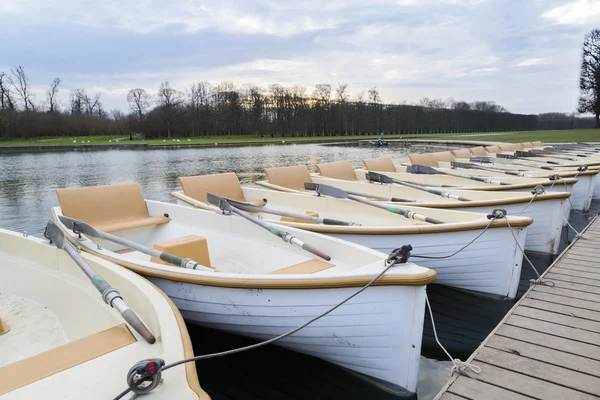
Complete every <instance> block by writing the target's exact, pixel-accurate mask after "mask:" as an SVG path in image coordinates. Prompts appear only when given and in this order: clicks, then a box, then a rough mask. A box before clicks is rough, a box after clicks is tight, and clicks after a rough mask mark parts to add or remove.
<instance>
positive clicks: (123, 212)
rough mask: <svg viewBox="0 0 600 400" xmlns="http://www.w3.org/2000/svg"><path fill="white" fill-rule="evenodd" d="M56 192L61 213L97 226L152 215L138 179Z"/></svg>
mask: <svg viewBox="0 0 600 400" xmlns="http://www.w3.org/2000/svg"><path fill="white" fill-rule="evenodd" d="M56 195H57V196H58V202H59V204H60V208H61V211H62V213H63V215H65V216H67V217H71V218H75V219H79V220H82V221H84V222H87V223H88V224H90V225H92V226H94V227H96V228H97V229H100V230H113V229H104V228H106V227H116V226H117V225H119V226H120V225H121V223H122V222H125V221H128V222H130V221H137V222H140V221H144V220H150V219H155V218H153V217H150V215H149V214H148V207H147V206H146V200H145V199H144V194H143V193H142V188H141V187H140V185H138V184H137V183H124V184H119V185H106V186H90V187H83V188H69V189H57V190H56ZM158 218H161V219H162V218H165V217H158ZM165 219H166V220H165V221H164V222H168V218H165ZM156 222H157V223H159V221H158V220H157V221H156ZM164 222H163V223H164ZM143 225H146V224H145V223H142V224H136V227H139V226H143ZM148 225H149V224H148ZM114 230H120V229H114Z"/></svg>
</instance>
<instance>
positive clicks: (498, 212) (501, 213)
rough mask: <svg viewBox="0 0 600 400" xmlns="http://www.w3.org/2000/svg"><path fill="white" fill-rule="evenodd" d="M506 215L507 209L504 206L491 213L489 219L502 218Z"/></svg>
mask: <svg viewBox="0 0 600 400" xmlns="http://www.w3.org/2000/svg"><path fill="white" fill-rule="evenodd" d="M504 217H506V210H505V209H503V208H495V209H494V210H493V211H492V213H491V214H488V215H487V219H502V218H504Z"/></svg>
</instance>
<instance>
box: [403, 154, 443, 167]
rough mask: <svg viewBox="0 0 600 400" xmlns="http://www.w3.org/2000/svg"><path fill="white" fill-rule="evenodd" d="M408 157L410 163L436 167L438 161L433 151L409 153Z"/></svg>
mask: <svg viewBox="0 0 600 400" xmlns="http://www.w3.org/2000/svg"><path fill="white" fill-rule="evenodd" d="M408 159H409V160H410V162H411V164H417V165H426V166H428V167H437V166H438V163H437V160H436V159H435V157H434V156H433V153H423V154H409V155H408Z"/></svg>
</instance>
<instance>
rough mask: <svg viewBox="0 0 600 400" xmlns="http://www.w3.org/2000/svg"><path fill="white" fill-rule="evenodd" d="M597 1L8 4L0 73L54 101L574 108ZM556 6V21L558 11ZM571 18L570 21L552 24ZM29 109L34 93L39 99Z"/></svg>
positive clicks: (2, 11) (72, 0)
mask: <svg viewBox="0 0 600 400" xmlns="http://www.w3.org/2000/svg"><path fill="white" fill-rule="evenodd" d="M598 3H600V0H596V1H591V0H589V1H571V2H570V3H565V2H564V0H547V1H544V2H542V1H530V2H523V1H522V0H371V1H369V2H368V4H366V3H365V2H364V0H328V1H323V0H304V1H301V2H299V1H292V0H278V1H272V0H255V1H252V2H248V1H242V0H221V1H219V2H215V1H203V0H170V1H169V2H168V6H165V3H164V2H162V1H159V0H130V1H125V2H124V1H122V0H103V1H99V0H87V1H83V2H82V1H80V0H60V1H59V0H45V1H43V2H40V1H37V0H16V1H11V2H6V1H5V2H2V3H1V4H0V25H2V26H3V40H2V41H0V54H2V59H1V60H0V64H2V65H0V71H7V70H8V69H10V68H11V67H14V66H16V65H24V66H25V68H26V71H27V72H28V75H29V78H30V81H31V82H32V84H35V85H37V86H39V87H40V88H44V87H47V84H48V83H49V82H51V80H52V79H53V78H54V77H60V78H62V80H63V85H61V87H62V90H61V96H62V98H63V101H64V102H66V100H67V98H68V95H69V91H70V90H71V89H74V88H84V89H86V90H87V91H88V93H93V92H101V93H102V101H103V103H104V106H105V108H106V109H112V108H121V109H126V108H127V104H126V100H125V98H126V96H125V93H126V92H127V91H128V90H129V88H134V87H141V88H145V89H146V90H148V91H149V92H151V93H153V92H156V90H157V88H158V86H159V84H160V82H161V81H164V80H169V82H170V83H171V85H172V86H173V87H175V88H177V89H179V90H182V91H183V90H185V89H186V88H189V86H190V85H191V84H192V83H195V82H198V81H209V82H211V83H214V84H216V83H219V82H221V81H232V82H233V83H234V84H235V85H237V86H238V87H239V86H241V85H243V84H246V83H254V84H258V85H260V86H263V87H267V86H268V85H269V84H272V83H279V84H282V85H285V86H293V85H302V86H305V87H306V88H307V90H308V92H310V91H312V89H313V88H314V85H315V84H319V83H328V84H331V85H332V86H334V87H335V86H336V85H337V83H338V82H347V83H348V84H349V90H350V91H351V93H352V95H355V94H357V93H360V92H366V91H367V90H368V89H370V88H372V87H374V86H376V87H377V88H378V89H379V91H380V93H381V97H382V98H383V100H384V101H386V102H396V103H402V102H413V103H414V102H418V100H419V99H420V98H421V97H429V98H447V97H453V98H455V99H457V100H458V99H460V100H466V101H474V100H494V101H496V102H497V103H499V104H502V105H503V106H505V107H506V108H508V109H509V110H511V111H514V112H526V113H529V112H543V111H551V110H558V111H572V110H574V108H575V106H576V103H577V96H578V93H577V75H578V68H579V57H580V54H579V52H580V48H581V42H582V40H583V36H584V34H585V31H586V29H587V25H585V24H583V25H578V24H577V23H578V21H579V20H578V18H581V19H583V20H585V21H588V22H587V23H591V22H594V21H595V20H596V21H597V20H598V12H596V11H594V10H597V8H598V7H597V4H598ZM557 10H558V11H557ZM564 21H571V22H564ZM37 97H38V99H39V100H40V102H41V98H43V91H42V93H40V95H39V96H37Z"/></svg>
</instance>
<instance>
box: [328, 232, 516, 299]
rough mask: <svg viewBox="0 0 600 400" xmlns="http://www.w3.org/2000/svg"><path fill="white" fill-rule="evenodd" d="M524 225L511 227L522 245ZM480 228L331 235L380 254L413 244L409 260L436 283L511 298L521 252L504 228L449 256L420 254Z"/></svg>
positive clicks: (443, 250) (446, 250)
mask: <svg viewBox="0 0 600 400" xmlns="http://www.w3.org/2000/svg"><path fill="white" fill-rule="evenodd" d="M526 230H527V228H512V232H513V233H514V235H515V236H516V238H517V241H518V244H519V246H520V247H521V249H522V248H523V246H524V244H525V237H526ZM479 233H481V231H462V232H440V233H430V234H419V235H402V236H401V235H356V234H337V233H336V234H330V235H331V236H334V237H337V238H340V239H344V240H347V241H350V242H354V243H357V244H361V245H363V246H367V247H370V248H372V249H375V250H379V251H382V252H384V253H390V252H391V251H393V250H394V249H396V248H398V247H401V246H402V245H405V244H410V245H411V246H412V247H413V249H414V250H413V260H415V261H418V262H419V265H422V266H424V267H427V268H430V269H433V270H435V271H436V272H437V274H438V275H437V279H436V283H438V284H442V285H447V286H452V287H456V288H459V289H466V290H473V291H477V292H483V293H487V294H492V295H496V296H500V297H506V298H514V297H515V296H516V294H517V289H518V286H519V276H520V273H521V263H522V260H523V252H522V251H521V250H520V248H519V246H517V241H515V239H514V238H513V236H512V235H511V232H510V230H509V229H508V228H495V229H489V230H488V231H487V232H485V233H484V234H483V235H482V236H481V237H480V238H478V239H477V240H476V241H475V242H474V243H472V244H471V245H470V246H468V247H467V248H465V249H463V250H462V251H460V252H459V253H458V254H456V255H454V256H453V257H450V258H445V259H438V260H431V259H424V258H423V259H422V258H418V257H417V255H423V256H429V257H431V256H437V257H439V256H446V255H451V254H452V253H454V252H456V251H457V250H459V249H461V248H462V247H463V246H465V245H466V244H467V243H469V242H470V241H472V240H473V239H475V237H476V236H477V235H478V234H479Z"/></svg>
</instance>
